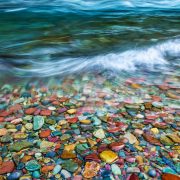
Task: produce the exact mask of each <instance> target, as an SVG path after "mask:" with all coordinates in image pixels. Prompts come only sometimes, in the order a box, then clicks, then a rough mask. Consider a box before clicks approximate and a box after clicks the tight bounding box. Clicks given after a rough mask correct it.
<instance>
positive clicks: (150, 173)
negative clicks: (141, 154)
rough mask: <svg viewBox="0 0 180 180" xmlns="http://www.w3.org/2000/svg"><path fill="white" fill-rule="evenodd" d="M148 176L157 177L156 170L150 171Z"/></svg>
mask: <svg viewBox="0 0 180 180" xmlns="http://www.w3.org/2000/svg"><path fill="white" fill-rule="evenodd" d="M148 175H149V176H151V177H156V171H155V170H154V169H150V170H149V171H148Z"/></svg>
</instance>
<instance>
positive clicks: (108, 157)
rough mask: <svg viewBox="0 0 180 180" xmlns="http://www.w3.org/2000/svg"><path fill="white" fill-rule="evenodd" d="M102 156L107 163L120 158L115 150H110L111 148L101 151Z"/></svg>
mask: <svg viewBox="0 0 180 180" xmlns="http://www.w3.org/2000/svg"><path fill="white" fill-rule="evenodd" d="M100 158H101V159H102V160H103V161H104V162H106V163H109V164H111V163H113V162H114V161H115V160H117V159H118V156H117V154H116V153H115V152H113V151H110V150H105V151H103V152H101V153H100Z"/></svg>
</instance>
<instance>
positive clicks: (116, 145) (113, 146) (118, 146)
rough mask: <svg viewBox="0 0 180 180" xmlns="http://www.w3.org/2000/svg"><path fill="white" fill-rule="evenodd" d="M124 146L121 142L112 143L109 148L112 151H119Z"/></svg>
mask: <svg viewBox="0 0 180 180" xmlns="http://www.w3.org/2000/svg"><path fill="white" fill-rule="evenodd" d="M124 146H125V144H124V143H123V142H112V143H111V144H110V145H109V147H110V148H111V149H112V150H113V151H119V150H120V149H123V148H124Z"/></svg>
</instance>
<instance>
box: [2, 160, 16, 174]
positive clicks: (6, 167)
mask: <svg viewBox="0 0 180 180" xmlns="http://www.w3.org/2000/svg"><path fill="white" fill-rule="evenodd" d="M14 168H15V166H14V163H13V161H6V162H3V163H2V164H0V174H6V173H10V172H12V171H13V170H14Z"/></svg>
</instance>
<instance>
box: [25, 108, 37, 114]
mask: <svg viewBox="0 0 180 180" xmlns="http://www.w3.org/2000/svg"><path fill="white" fill-rule="evenodd" d="M35 111H36V108H28V109H26V110H25V114H28V115H32V114H34V113H35Z"/></svg>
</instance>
